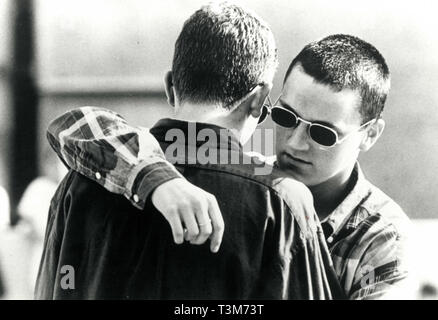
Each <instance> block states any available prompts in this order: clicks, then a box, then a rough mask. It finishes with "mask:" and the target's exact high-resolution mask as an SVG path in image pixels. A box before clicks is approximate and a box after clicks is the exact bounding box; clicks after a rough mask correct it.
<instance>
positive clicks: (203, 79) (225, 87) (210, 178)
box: [35, 3, 342, 299]
mask: <svg viewBox="0 0 438 320" xmlns="http://www.w3.org/2000/svg"><path fill="white" fill-rule="evenodd" d="M243 35H244V36H243ZM248 65H251V66H252V67H251V68H247V66H248ZM276 65H277V53H276V47H275V41H274V38H273V35H272V32H271V31H270V29H269V27H268V26H267V25H266V23H265V22H263V21H262V20H260V19H259V18H258V17H257V16H255V15H254V14H252V13H250V12H247V11H246V10H244V9H242V8H240V7H239V6H236V5H233V4H227V3H220V4H218V3H216V4H211V5H207V6H204V7H202V8H201V9H200V10H198V11H196V12H195V13H194V14H193V15H192V16H191V17H190V18H189V19H188V20H187V21H186V22H185V24H184V26H183V29H182V31H181V33H180V35H179V37H178V39H177V42H176V44H175V54H174V61H173V69H172V72H169V73H168V74H167V75H166V79H165V84H166V94H167V96H168V99H169V103H170V104H171V105H172V106H174V107H175V110H176V113H175V117H174V118H172V119H162V120H160V121H159V122H158V123H157V124H156V125H155V126H154V127H153V128H152V129H151V133H152V135H151V134H149V133H148V132H145V131H143V130H141V129H138V128H132V127H129V126H128V125H127V124H126V122H125V121H124V120H123V119H122V118H120V117H119V116H118V115H116V114H114V113H112V112H111V111H107V110H103V109H98V108H91V107H90V108H83V109H80V110H73V111H71V112H69V113H67V115H65V116H64V117H61V118H59V119H57V120H55V122H53V123H52V126H51V128H52V129H53V128H56V129H55V130H58V129H59V131H57V134H56V137H57V138H59V137H66V138H67V139H66V140H68V142H67V141H66V140H64V139H62V140H56V139H52V138H53V137H51V136H49V139H50V141H51V143H52V144H53V145H54V146H56V147H55V148H56V149H57V150H58V151H59V152H60V155H63V157H64V160H65V161H66V162H67V163H71V161H73V162H75V161H74V159H73V158H74V157H75V154H76V153H78V154H81V157H82V156H85V158H86V159H87V160H86V163H82V162H76V164H77V165H79V166H80V168H81V170H80V171H81V172H87V175H88V177H91V178H92V179H93V180H95V181H97V182H98V183H99V184H102V185H104V186H105V188H107V189H109V190H111V191H118V192H119V193H123V194H124V195H125V196H127V197H128V199H129V200H130V201H132V203H134V204H135V207H134V206H132V205H131V203H130V202H129V201H128V200H127V199H125V198H123V197H122V196H119V195H116V194H113V193H110V192H108V191H107V190H105V189H103V188H102V187H101V186H100V185H99V184H98V183H95V182H94V181H92V180H90V179H87V178H86V177H84V176H82V175H79V174H78V173H76V172H73V171H71V172H70V173H69V174H68V175H67V176H66V178H65V179H64V181H63V182H62V183H61V185H60V187H59V188H58V191H57V193H56V195H55V196H54V198H53V200H52V204H51V208H50V212H49V219H48V226H47V231H46V238H45V248H44V252H43V256H42V261H41V266H40V270H39V274H38V280H37V285H36V291H35V295H36V297H37V298H39V299H53V298H54V299H106V298H109V299H260V298H261V299H330V298H337V297H342V290H341V289H340V286H339V282H338V280H337V277H336V274H335V272H334V269H333V268H332V262H331V258H330V254H329V252H328V249H327V247H326V244H325V241H324V238H323V230H322V227H321V225H320V223H319V220H318V218H317V216H316V212H315V211H314V208H313V206H312V203H311V202H312V201H311V198H312V197H311V194H310V192H309V191H308V189H307V188H306V187H305V186H304V185H303V184H302V183H300V182H297V181H295V180H293V179H290V178H285V177H284V176H283V175H281V172H279V171H278V170H276V169H273V171H272V175H270V176H255V175H254V174H253V172H254V170H255V169H256V164H254V163H253V161H248V160H251V159H246V156H245V155H244V154H243V151H242V145H241V143H240V142H242V143H243V142H244V141H245V139H247V138H248V137H249V135H248V134H247V133H251V132H253V131H254V129H255V127H256V125H257V118H258V117H259V115H260V112H261V109H262V106H263V102H264V101H265V99H266V96H267V95H268V93H269V90H270V88H271V86H272V79H273V76H274V73H275V69H276ZM231 130H234V131H233V132H230V131H231ZM207 131H208V132H209V133H210V139H211V140H209V143H208V145H207V146H205V145H204V146H203V147H205V148H204V149H203V151H204V153H208V154H209V155H210V156H211V155H212V154H215V155H216V156H214V157H213V158H215V160H222V159H217V158H218V157H220V155H221V151H224V150H225V151H227V152H228V155H230V157H231V158H233V157H234V156H237V159H238V160H239V163H237V164H228V163H225V164H223V163H221V161H215V163H201V161H200V159H198V158H197V157H196V156H193V155H192V153H191V151H190V150H195V151H199V149H200V148H201V147H200V146H199V145H198V143H197V142H196V141H194V142H193V141H191V138H192V137H191V134H196V135H197V136H198V135H199V134H201V132H203V133H206V132H207ZM112 133H115V135H112ZM169 134H170V135H172V134H176V135H177V136H178V134H181V136H180V137H182V138H181V139H179V140H177V141H173V144H172V146H175V144H176V145H178V147H180V148H182V149H184V150H185V151H184V152H183V153H182V154H181V157H180V158H179V159H178V161H177V163H176V167H177V169H178V170H179V171H180V172H181V173H179V172H178V171H177V170H175V169H174V168H173V167H170V168H169V167H167V168H166V167H163V159H162V158H161V157H162V152H163V151H165V152H166V151H167V149H169V148H170V147H171V143H170V142H169V141H168V139H167V137H168V135H169ZM223 135H226V139H222V136H223ZM67 136H68V137H67ZM81 137H82V138H84V139H85V140H82V138H81ZM89 137H94V140H93V141H91V143H90V140H86V139H89ZM143 137H145V138H146V139H148V138H149V140H147V141H146V142H145V141H143V140H142V139H143ZM151 137H153V138H155V139H157V140H158V141H159V144H156V145H155V146H154V145H153V143H154V142H155V143H156V141H155V140H151ZM76 138H78V139H79V140H76ZM71 139H73V140H74V141H73V140H71ZM98 141H99V142H98ZM64 142H67V144H65V143H64ZM82 142H84V144H82ZM70 143H71V144H70ZM100 143H102V144H103V145H105V146H106V147H105V148H101V146H100ZM144 148H145V150H143V149H144ZM151 149H152V151H153V152H152V153H151V152H150V151H151ZM162 150H163V151H162ZM143 152H145V153H147V154H148V155H149V156H150V157H147V156H146V157H145V158H144V157H143V155H142V153H143ZM148 152H149V153H148ZM87 153H90V154H92V155H91V156H90V157H88V156H87V155H86V154H87ZM69 154H70V156H69ZM194 154H195V155H196V154H197V152H195V153H194ZM96 155H97V157H101V158H100V160H97V159H96V158H94V156H96ZM117 156H119V158H118V159H117V158H116V157H117ZM156 159H159V161H158V162H157V161H156ZM210 159H211V158H210ZM244 159H246V162H245V163H249V164H246V165H243V164H242V163H243V162H244ZM95 160H97V161H95ZM137 160H138V161H137ZM75 168H77V167H76V166H75ZM96 169H97V170H96ZM134 171H135V172H134ZM146 172H147V173H146ZM144 173H146V176H144V177H143V174H144ZM90 174H91V176H90ZM137 175H138V176H139V177H140V176H141V177H142V178H141V179H140V180H139V179H137V178H135V177H136V176H137ZM129 177H131V178H134V179H133V180H130V178H129ZM173 177H178V178H180V181H185V180H183V179H181V177H184V178H186V179H188V181H190V182H191V183H194V184H195V185H197V187H193V186H191V185H190V184H189V183H188V182H185V183H186V185H188V186H189V189H186V190H188V191H191V190H192V191H193V190H194V189H195V188H196V190H197V191H196V193H197V194H201V195H205V192H203V191H202V190H201V188H203V189H206V190H208V192H211V193H212V194H213V195H215V196H216V199H217V201H218V203H219V204H220V207H221V209H222V212H223V221H222V217H221V215H220V212H219V208H218V203H217V202H216V199H215V198H213V196H212V195H210V196H208V197H207V200H206V201H205V202H204V203H202V204H200V207H199V208H197V210H196V211H195V212H194V215H192V212H191V211H190V209H192V208H191V207H187V210H185V209H184V208H179V211H178V215H177V214H173V215H172V214H171V215H164V217H163V216H162V215H161V214H159V212H158V211H157V209H156V208H155V207H154V206H153V204H152V201H150V200H149V199H147V196H146V194H150V193H151V191H152V190H153V189H154V185H155V186H157V185H158V184H161V183H163V182H165V181H168V180H169V179H172V178H173ZM143 178H145V179H143ZM172 181H173V180H172ZM125 183H127V184H125ZM156 183H157V184H156ZM127 185H129V186H130V187H129V190H135V192H134V193H132V192H126V191H127V190H126V188H124V187H123V186H127ZM123 189H125V190H123ZM242 190H245V191H246V192H247V195H246V196H245V197H242V198H237V197H235V195H236V194H237V193H239V192H241V191H242ZM137 208H141V209H142V211H139V210H138V209H137ZM166 220H167V221H166ZM224 222H225V223H226V224H227V228H226V232H225V233H224V235H223V241H222V246H221V250H219V252H218V247H217V244H215V245H213V247H212V248H211V249H212V251H214V252H216V253H212V252H210V250H209V248H208V247H206V246H192V245H190V244H187V243H183V244H180V245H179V246H177V245H175V243H174V242H173V239H172V234H171V233H170V232H169V228H168V225H167V223H170V224H171V226H172V231H173V237H174V238H175V240H176V241H177V242H178V243H181V242H183V239H182V237H183V236H184V235H185V238H186V239H187V240H189V241H191V242H192V243H194V244H201V243H203V242H205V241H206V239H207V237H208V236H209V235H210V234H211V229H212V228H214V229H215V230H218V229H219V230H220V229H222V232H223V224H224ZM183 228H185V229H186V231H184V229H183ZM221 238H222V235H221V234H219V235H218V237H217V239H215V240H214V242H215V243H220V242H221ZM66 266H67V268H66ZM67 271H68V273H69V274H66V272H67ZM71 272H74V277H73V280H71V279H70V280H71V281H72V282H73V283H68V281H66V280H65V279H64V280H63V278H66V277H68V276H71V274H70V273H71ZM71 281H70V282H71Z"/></svg>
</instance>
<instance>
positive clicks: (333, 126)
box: [278, 98, 344, 134]
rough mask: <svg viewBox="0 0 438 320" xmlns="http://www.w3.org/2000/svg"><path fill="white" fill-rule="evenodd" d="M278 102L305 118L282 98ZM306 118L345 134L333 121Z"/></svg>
mask: <svg viewBox="0 0 438 320" xmlns="http://www.w3.org/2000/svg"><path fill="white" fill-rule="evenodd" d="M278 102H279V103H280V105H281V106H282V107H283V108H286V109H289V110H290V111H293V113H295V114H296V115H297V116H298V117H300V118H303V117H301V115H300V114H299V113H298V112H297V111H296V110H295V109H294V108H292V107H291V106H290V105H288V104H287V103H286V102H284V101H283V100H282V99H281V98H280V99H278ZM303 119H304V118H303ZM305 120H306V121H309V122H312V123H317V124H322V125H324V126H326V127H329V128H332V129H333V130H335V131H336V132H337V133H338V134H344V132H343V131H342V130H341V129H339V128H338V127H337V126H335V125H334V124H332V123H330V122H327V121H321V120H315V121H310V120H307V119H305Z"/></svg>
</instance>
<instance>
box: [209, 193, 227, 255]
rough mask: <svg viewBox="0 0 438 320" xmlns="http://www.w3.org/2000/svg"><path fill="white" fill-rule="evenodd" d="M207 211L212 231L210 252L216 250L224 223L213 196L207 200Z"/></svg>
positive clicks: (217, 249)
mask: <svg viewBox="0 0 438 320" xmlns="http://www.w3.org/2000/svg"><path fill="white" fill-rule="evenodd" d="M208 213H209V215H210V219H211V225H212V228H213V232H212V234H211V237H210V239H211V242H210V250H211V251H212V252H218V251H219V248H220V245H221V243H222V237H223V235H224V229H225V224H224V220H223V218H222V213H221V210H220V209H219V205H218V203H217V201H216V197H215V196H212V197H211V198H210V199H209V201H208Z"/></svg>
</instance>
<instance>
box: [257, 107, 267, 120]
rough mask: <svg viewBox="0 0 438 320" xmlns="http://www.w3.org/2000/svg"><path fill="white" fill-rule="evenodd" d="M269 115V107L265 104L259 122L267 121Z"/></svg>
mask: <svg viewBox="0 0 438 320" xmlns="http://www.w3.org/2000/svg"><path fill="white" fill-rule="evenodd" d="M267 116H268V107H267V106H265V105H263V107H262V114H261V115H260V118H259V122H258V124H260V123H262V122H263V121H265V119H266V117H267Z"/></svg>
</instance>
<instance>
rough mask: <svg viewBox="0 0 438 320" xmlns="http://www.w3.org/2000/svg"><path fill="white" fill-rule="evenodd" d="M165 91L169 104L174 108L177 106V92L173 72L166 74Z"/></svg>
mask: <svg viewBox="0 0 438 320" xmlns="http://www.w3.org/2000/svg"><path fill="white" fill-rule="evenodd" d="M164 89H165V90H166V96H167V102H168V103H169V104H170V105H171V106H172V107H174V106H175V92H174V87H173V76H172V71H168V72H166V75H165V76H164Z"/></svg>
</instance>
